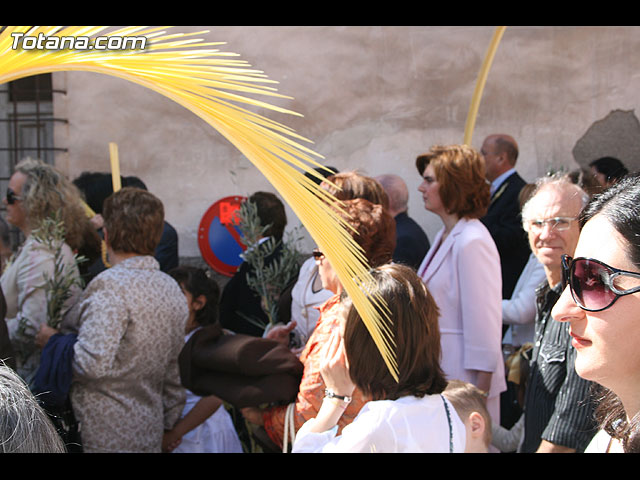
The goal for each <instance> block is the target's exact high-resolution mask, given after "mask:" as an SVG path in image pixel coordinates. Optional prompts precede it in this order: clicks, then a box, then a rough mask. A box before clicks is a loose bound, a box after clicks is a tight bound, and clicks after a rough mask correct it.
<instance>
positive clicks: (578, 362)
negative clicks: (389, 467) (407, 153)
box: [0, 134, 640, 453]
mask: <svg viewBox="0 0 640 480" xmlns="http://www.w3.org/2000/svg"><path fill="white" fill-rule="evenodd" d="M518 154H519V151H518V144H517V142H516V141H515V139H514V138H512V137H511V136H509V135H505V134H494V135H490V136H488V137H487V138H486V139H485V140H484V142H483V144H482V147H481V149H480V150H476V149H474V148H473V147H471V146H468V145H435V146H432V147H431V148H430V149H429V150H428V151H427V152H426V153H423V154H420V155H417V157H416V159H415V166H416V170H417V175H420V178H421V183H420V186H419V188H418V192H419V193H420V194H421V195H422V200H423V203H424V207H425V209H426V210H428V211H429V212H431V213H433V214H434V215H435V216H437V217H438V218H439V220H440V221H441V223H442V227H441V229H440V230H439V231H438V233H437V234H436V235H435V237H434V238H433V239H429V238H428V237H427V235H426V234H425V232H424V230H423V229H422V228H421V227H420V226H419V225H418V223H416V222H415V220H413V219H412V218H411V217H410V216H409V214H408V203H409V202H408V199H409V196H410V192H409V191H408V189H407V184H406V182H405V180H404V179H403V178H401V177H399V176H398V175H395V174H390V173H384V174H381V175H379V176H377V177H370V176H367V175H363V174H361V173H358V172H355V171H348V172H339V171H338V170H337V169H335V168H333V167H330V168H327V169H323V170H320V172H321V173H323V176H324V180H321V179H318V178H315V177H314V180H316V181H317V182H318V184H319V186H320V188H324V189H326V190H327V191H329V192H330V193H331V194H333V195H334V196H335V197H336V198H337V199H338V200H340V203H339V204H336V205H333V208H335V211H336V214H337V215H338V216H340V217H341V218H342V219H343V220H344V222H345V224H346V225H347V226H348V227H349V228H347V231H349V232H350V233H351V235H352V238H353V240H354V242H355V243H356V244H357V245H358V246H359V247H360V248H361V249H362V252H363V254H364V258H365V259H366V260H367V262H368V265H369V267H370V268H371V270H370V272H371V276H372V279H373V286H372V287H371V289H372V291H371V292H370V294H371V295H374V296H376V297H377V298H381V299H383V300H384V301H385V302H384V303H385V304H386V306H387V309H388V310H386V311H385V312H382V311H381V312H380V313H381V314H382V315H381V318H387V321H388V325H387V327H388V329H389V331H390V332H391V334H392V336H393V341H394V345H395V347H396V348H395V349H394V355H395V361H396V362H397V372H396V374H394V372H393V371H392V369H390V368H389V366H388V365H387V363H386V362H385V359H384V358H383V356H382V354H381V353H380V351H379V350H378V346H377V345H376V342H375V341H374V337H373V336H372V335H371V334H370V333H369V331H368V329H367V326H366V325H365V322H363V320H362V318H361V316H360V313H359V312H358V310H357V309H356V308H355V306H354V305H353V303H352V301H351V299H350V298H349V295H348V294H347V292H346V291H345V289H344V288H343V286H342V283H341V280H340V278H339V277H338V275H337V274H336V271H335V270H334V268H333V267H332V265H331V262H330V261H329V257H328V256H327V255H325V253H326V252H322V251H321V250H320V249H318V248H316V249H314V250H313V252H312V253H311V255H310V256H309V258H307V259H306V260H304V261H303V262H301V265H300V268H299V271H298V274H297V276H296V278H295V280H294V281H292V282H291V283H290V285H288V286H287V287H286V288H285V289H284V290H283V291H282V292H280V295H279V297H280V298H279V303H278V307H279V308H278V312H279V313H278V318H277V319H276V320H278V322H277V323H275V325H271V326H270V327H269V328H264V326H265V321H264V319H265V312H264V311H263V299H262V298H261V297H260V295H259V294H258V293H257V292H255V291H253V290H252V289H251V288H250V287H249V282H248V276H249V275H252V274H253V273H254V272H253V269H254V268H255V267H254V266H252V265H247V264H246V263H247V262H245V264H243V265H242V266H241V267H240V268H239V269H238V271H237V272H236V273H235V275H234V276H233V277H232V278H231V279H229V281H228V282H227V283H226V284H225V285H218V283H217V282H216V281H215V280H214V279H213V278H212V277H211V276H210V275H208V272H207V271H206V269H204V268H200V267H193V266H185V265H180V264H179V259H178V252H177V236H176V234H175V230H174V229H173V227H171V225H170V224H168V223H167V221H166V220H165V216H164V206H163V204H162V202H161V201H160V200H159V199H158V197H156V196H155V195H154V194H153V193H151V192H149V191H148V190H147V188H146V186H145V185H144V183H143V182H142V181H141V180H140V179H137V178H136V177H124V178H123V182H122V185H123V188H122V189H120V190H119V191H117V192H113V188H112V187H111V186H110V185H108V182H109V181H110V180H111V179H110V175H107V174H103V173H87V172H85V173H83V174H82V175H80V176H79V177H78V178H76V179H75V180H74V181H73V182H72V181H70V180H68V179H67V178H65V176H64V175H62V174H61V173H60V172H59V171H58V170H56V169H55V168H54V167H52V166H50V165H47V164H44V163H43V162H39V161H35V160H25V161H23V162H21V163H20V164H19V165H17V167H16V169H15V172H14V173H13V175H12V177H11V179H10V181H9V186H8V189H7V192H6V196H5V198H4V204H5V206H6V210H7V214H6V222H8V224H10V225H12V226H14V227H16V228H17V229H18V230H19V231H20V232H21V235H22V238H23V243H22V244H21V245H20V247H19V248H18V250H17V251H16V252H15V253H14V254H13V256H12V257H11V258H8V253H7V251H6V250H7V237H6V232H7V227H8V226H7V225H5V224H4V223H2V224H0V227H1V230H2V231H0V234H1V235H0V247H2V249H1V251H0V253H2V269H3V271H2V276H1V277H0V284H1V287H2V288H1V290H0V293H1V295H0V301H1V305H0V307H2V308H1V309H0V314H2V317H3V319H2V321H0V360H1V364H0V451H3V452H87V453H89V452H167V453H169V452H174V453H187V452H208V453H242V452H255V451H260V452H293V453H298V452H300V453H302V452H425V453H431V452H433V453H435V452H441V453H446V452H449V453H463V452H464V453H480V452H482V453H495V452H504V453H516V452H517V453H532V452H541V453H542V452H636V451H640V434H639V433H638V432H639V431H640V426H639V425H640V389H639V388H638V385H640V383H638V382H635V375H640V356H639V355H638V354H637V353H636V352H637V348H636V343H637V342H635V340H636V338H637V337H640V329H638V328H636V327H635V325H634V320H635V312H636V310H635V306H636V305H635V304H636V303H637V302H638V301H640V300H638V299H639V298H640V297H638V295H635V294H636V293H639V292H640V251H638V248H639V247H638V244H637V241H636V240H635V238H636V237H637V236H638V235H640V211H639V209H640V176H637V175H634V174H630V173H629V172H628V170H627V169H626V168H625V167H624V165H622V163H621V162H620V161H619V160H617V159H615V158H612V157H604V158H600V159H595V160H594V161H593V162H591V163H590V165H589V166H588V168H585V169H579V170H577V171H575V172H565V173H556V174H553V175H551V174H550V175H547V176H544V177H542V178H540V179H537V180H536V181H534V182H530V183H527V182H525V181H524V180H523V179H522V177H520V175H519V174H518V172H517V171H516V164H517V160H518ZM248 201H251V202H253V203H255V204H256V206H257V211H258V216H259V220H260V223H261V225H263V227H264V238H263V239H262V240H267V239H269V238H272V237H273V238H274V239H275V241H276V242H277V243H278V244H279V245H281V244H282V241H283V240H282V239H283V232H284V230H285V227H286V223H287V219H286V215H285V210H284V205H283V204H282V202H281V201H280V200H279V199H278V197H277V195H274V194H271V193H267V192H256V193H255V194H253V195H252V196H250V197H249V199H248ZM46 220H49V223H47V221H46ZM51 222H54V223H53V224H52V223H51ZM262 240H261V242H260V243H259V244H257V245H255V246H254V247H252V248H258V249H259V248H262V247H261V246H262V245H264V243H262ZM281 251H282V249H281V248H278V249H275V250H274V251H273V252H272V253H270V255H269V258H268V259H267V260H268V262H267V263H268V264H269V265H271V264H274V265H277V264H278V261H279V257H280V255H281ZM377 305H378V306H377V307H376V308H381V307H379V304H377ZM256 319H257V320H260V319H262V320H263V321H262V322H259V321H255V320H256Z"/></svg>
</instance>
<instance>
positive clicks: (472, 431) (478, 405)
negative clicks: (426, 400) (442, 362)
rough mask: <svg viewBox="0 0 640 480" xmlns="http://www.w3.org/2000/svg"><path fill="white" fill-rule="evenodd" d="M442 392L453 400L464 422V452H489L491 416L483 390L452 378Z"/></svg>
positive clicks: (448, 398) (452, 402)
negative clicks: (465, 439)
mask: <svg viewBox="0 0 640 480" xmlns="http://www.w3.org/2000/svg"><path fill="white" fill-rule="evenodd" d="M442 394H443V395H444V396H445V397H446V398H447V400H449V401H450V402H451V404H452V405H453V408H455V409H456V412H457V413H458V416H459V417H460V419H461V420H462V421H463V422H464V426H465V429H466V432H467V441H466V444H465V448H464V453H489V448H490V446H491V416H490V415H489V411H488V410H487V405H486V397H485V395H484V394H483V393H482V391H481V390H480V389H479V388H478V387H476V386H475V385H473V384H471V383H468V382H463V381H461V380H450V381H449V383H448V384H447V388H446V389H445V390H444V392H442Z"/></svg>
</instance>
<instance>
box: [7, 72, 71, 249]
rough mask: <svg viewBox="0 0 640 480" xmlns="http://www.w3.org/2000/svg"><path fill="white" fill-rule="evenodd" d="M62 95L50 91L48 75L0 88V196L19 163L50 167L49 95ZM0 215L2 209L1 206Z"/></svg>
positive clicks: (13, 237)
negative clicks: (34, 160)
mask: <svg viewBox="0 0 640 480" xmlns="http://www.w3.org/2000/svg"><path fill="white" fill-rule="evenodd" d="M57 93H63V94H64V93H66V92H64V91H61V90H54V89H53V83H52V77H51V74H50V73H47V74H41V75H33V76H30V77H25V78H22V79H18V80H14V81H12V82H8V83H6V84H4V85H0V188H1V190H0V195H4V194H5V192H6V190H7V184H8V183H9V178H10V177H11V175H12V174H13V171H14V169H15V166H16V164H17V163H19V162H20V160H22V159H24V158H26V157H31V158H39V159H40V160H42V161H44V162H47V163H50V164H53V163H54V156H55V153H56V152H58V151H65V149H62V148H56V147H55V146H54V141H53V127H54V123H56V122H63V123H66V122H67V120H66V119H63V118H56V117H55V116H54V112H53V96H54V94H57ZM1 205H2V206H1V210H2V213H3V216H4V214H5V213H6V212H5V211H6V208H5V206H4V203H2V204H1ZM19 241H20V238H19V232H18V231H17V230H15V229H12V232H11V243H12V247H14V248H15V246H16V245H17V244H18V243H19Z"/></svg>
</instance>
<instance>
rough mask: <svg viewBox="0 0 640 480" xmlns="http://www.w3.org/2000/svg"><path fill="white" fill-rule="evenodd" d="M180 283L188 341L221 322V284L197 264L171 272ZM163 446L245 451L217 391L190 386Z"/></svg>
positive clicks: (183, 450) (174, 449)
mask: <svg viewBox="0 0 640 480" xmlns="http://www.w3.org/2000/svg"><path fill="white" fill-rule="evenodd" d="M169 275H171V276H172V277H173V278H174V279H175V280H176V281H177V282H178V284H179V285H180V288H181V289H182V292H183V293H184V296H185V297H186V299H187V304H188V305H189V319H188V320H187V326H186V332H185V333H186V338H185V342H186V341H187V340H189V338H190V337H191V335H193V334H194V333H195V332H196V331H197V330H198V329H200V328H202V327H204V326H207V325H213V326H215V325H218V326H219V323H218V301H219V298H220V287H219V286H218V284H217V283H216V282H215V280H213V279H212V278H209V277H208V276H207V274H206V272H205V271H204V270H203V269H201V268H197V267H188V266H182V267H178V268H175V269H173V270H171V271H170V272H169ZM162 450H163V451H165V452H170V451H171V452H174V453H242V445H241V444H240V439H239V438H238V434H237V433H236V431H235V428H234V426H233V421H232V420H231V415H229V412H227V410H226V409H225V407H224V405H223V404H222V400H221V399H219V398H218V397H216V396H215V395H209V396H206V397H200V396H198V395H195V394H194V393H193V392H191V391H189V390H187V401H186V403H185V406H184V410H183V411H182V417H181V418H180V420H178V422H177V423H176V425H175V426H174V427H173V428H172V429H171V430H170V431H168V432H166V433H165V435H164V438H163V441H162Z"/></svg>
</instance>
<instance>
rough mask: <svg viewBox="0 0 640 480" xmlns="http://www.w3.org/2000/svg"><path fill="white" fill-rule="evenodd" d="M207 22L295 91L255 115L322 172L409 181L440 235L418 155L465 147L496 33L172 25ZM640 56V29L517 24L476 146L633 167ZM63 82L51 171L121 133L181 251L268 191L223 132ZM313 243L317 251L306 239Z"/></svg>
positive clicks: (105, 79) (146, 102) (525, 156)
mask: <svg viewBox="0 0 640 480" xmlns="http://www.w3.org/2000/svg"><path fill="white" fill-rule="evenodd" d="M202 29H208V30H209V31H210V32H209V33H208V34H206V35H205V36H204V38H206V39H207V40H212V41H224V42H227V43H226V45H223V46H221V49H222V50H225V51H230V52H234V53H238V54H239V55H240V58H242V59H244V60H246V61H248V62H249V63H250V64H251V65H252V66H253V67H254V68H256V69H259V70H262V71H264V72H265V73H266V74H267V75H268V76H269V78H271V79H272V80H276V81H277V82H279V83H278V85H277V88H278V91H279V92H280V93H282V94H285V95H288V96H291V97H293V99H292V100H275V101H273V102H274V103H276V104H277V105H279V106H282V107H285V108H288V109H291V110H294V111H296V112H298V113H300V114H302V115H303V116H302V117H301V118H298V117H294V116H289V115H283V114H273V113H271V112H260V113H264V114H265V115H266V116H268V117H269V118H272V119H274V120H278V121H281V122H282V123H284V124H286V125H288V126H290V127H292V128H293V129H294V130H295V131H296V132H297V133H299V134H301V135H303V136H304V137H306V138H308V139H310V140H312V141H313V142H314V143H313V145H311V148H313V150H315V151H316V152H317V153H319V154H321V155H322V156H323V157H324V159H325V160H324V162H325V163H326V164H327V165H333V166H336V167H338V168H339V169H341V170H351V169H358V170H360V171H362V172H363V173H366V174H369V175H372V176H375V175H379V174H382V173H387V172H395V173H397V174H399V175H402V176H403V177H404V178H405V180H406V181H407V183H408V185H409V189H410V192H411V201H410V214H411V215H412V216H413V217H414V218H416V220H417V221H418V222H419V223H420V224H422V226H423V227H424V228H425V230H426V231H427V233H428V235H429V236H430V237H431V238H433V236H434V235H435V233H436V232H437V230H438V229H439V228H440V226H441V223H440V220H439V219H438V218H437V217H436V216H434V215H433V214H431V213H429V212H426V211H425V210H424V208H423V206H422V199H421V196H420V194H419V192H417V187H418V185H419V183H420V178H419V176H418V173H417V171H416V169H415V166H414V159H415V157H416V155H417V154H419V153H421V152H423V151H424V150H425V149H427V148H428V147H429V146H430V145H432V144H434V143H459V142H461V141H462V140H463V134H464V128H465V122H466V118H467V112H468V109H469V105H470V102H471V98H472V95H473V91H474V87H475V83H476V78H477V75H478V72H479V70H480V67H481V63H482V61H483V59H484V56H485V53H486V50H487V47H488V45H489V42H490V40H491V36H492V34H493V31H494V27H474V26H462V27H428V26H405V27H392V26H376V27H366V26H354V27H350V26H330V27H321V26H283V27H276V26H273V27H272V26H262V27H233V26H224V27H196V26H189V27H176V28H175V30H176V31H199V30H202ZM639 49H640V28H639V27H509V28H507V30H506V32H505V34H504V36H503V38H502V41H501V43H500V45H499V47H498V50H497V53H496V56H495V59H494V62H493V66H492V69H491V71H490V73H489V76H488V79H487V84H486V87H485V90H484V95H483V97H482V103H481V104H480V108H479V112H478V117H477V122H476V127H475V132H474V135H473V139H472V144H473V145H474V146H475V147H478V148H479V146H480V145H481V143H482V140H483V138H484V137H485V136H486V135H487V134H490V133H495V132H504V133H509V134H511V135H513V136H514V137H515V138H516V139H517V140H518V142H519V144H520V151H521V153H520V159H519V162H518V169H519V171H520V173H521V174H522V176H523V177H524V178H525V179H527V180H529V181H532V180H534V179H535V178H536V177H538V176H539V175H543V174H544V173H545V172H546V171H547V170H549V169H558V168H567V169H572V168H575V167H576V166H577V165H578V163H577V162H580V164H585V163H587V162H588V161H589V160H590V159H591V158H592V157H593V158H595V157H596V156H600V155H603V154H612V153H613V154H617V155H619V156H620V157H622V159H623V160H624V161H625V162H626V163H627V164H628V165H629V166H630V169H631V170H633V169H635V168H637V167H638V165H637V161H638V156H637V155H636V152H637V150H638V146H637V138H638V137H637V133H638V128H637V119H636V114H635V109H636V107H637V104H638V101H639V100H638V96H637V94H636V93H637V91H638V86H640V57H639V56H638V55H636V54H635V52H637V51H638V50H639ZM54 80H55V83H56V85H57V86H59V87H61V88H63V89H64V90H66V92H67V93H66V95H58V96H57V97H56V103H55V115H56V116H57V117H64V118H67V119H68V120H69V123H68V124H59V125H57V126H56V132H55V136H56V146H59V147H63V148H67V149H68V152H67V153H64V154H60V155H59V156H58V157H57V158H56V164H57V166H58V167H59V168H61V169H62V170H64V171H65V172H67V173H68V174H69V175H70V176H71V177H74V176H76V175H78V174H80V173H81V172H82V171H84V170H101V171H108V170H109V149H108V144H109V142H116V143H117V144H118V147H119V153H120V162H121V170H122V173H123V174H124V175H137V176H139V177H140V178H142V179H143V180H144V181H145V182H146V183H147V185H148V187H149V189H150V190H151V191H152V192H154V193H156V194H157V195H158V196H159V197H160V198H161V199H162V200H163V202H164V203H165V205H166V212H167V219H168V221H169V222H171V223H172V224H173V225H174V226H175V227H176V229H177V230H178V232H179V235H180V254H181V256H184V257H196V258H197V257H198V256H199V250H198V246H197V229H198V225H199V222H200V219H201V218H202V215H203V214H204V212H205V211H206V210H207V208H208V207H209V206H210V205H211V204H212V203H213V202H214V201H216V200H218V199H220V198H222V197H225V196H227V195H248V194H250V193H252V192H254V191H257V190H267V191H274V190H273V188H272V187H271V186H270V185H269V184H268V182H267V181H266V180H265V179H264V178H263V177H262V175H261V174H260V173H259V172H258V171H257V169H255V168H254V167H253V165H251V164H250V163H249V161H248V160H247V159H246V158H244V157H243V156H242V155H241V154H240V153H239V152H238V151H237V150H236V149H235V148H234V147H233V146H232V145H231V144H230V143H229V142H228V141H227V140H226V139H225V138H224V137H222V136H221V135H220V134H219V133H218V132H216V131H214V130H213V129H212V128H211V127H209V126H208V125H207V124H205V123H204V122H203V121H201V120H200V119H199V118H197V117H196V116H195V115H194V114H192V113H191V112H189V111H187V110H186V109H184V108H183V107H181V106H180V105H178V104H176V103H174V102H173V101H171V100H169V99H166V98H164V97H163V96H161V95H159V94H157V93H155V92H153V91H151V90H148V89H146V88H144V87H141V86H138V85H135V84H132V83H129V82H127V81H124V80H121V79H118V78H114V77H109V76H106V75H100V74H93V73H81V72H64V73H57V74H55V79H54ZM267 100H269V99H267ZM269 101H272V100H269ZM594 124H595V127H593V126H594ZM592 127H593V128H592ZM609 152H611V153H609ZM288 214H289V223H290V225H291V226H296V225H299V222H298V221H297V219H296V218H295V216H294V215H293V213H292V212H291V210H290V209H288ZM303 247H304V248H306V249H308V250H310V249H311V248H312V247H313V242H312V241H311V239H309V238H308V237H307V238H306V239H305V241H304V242H303Z"/></svg>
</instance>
